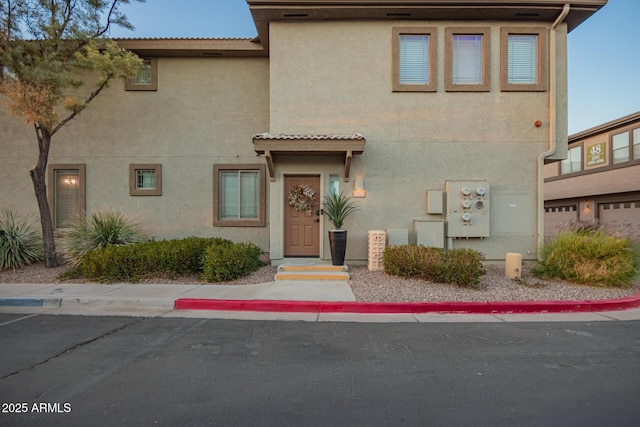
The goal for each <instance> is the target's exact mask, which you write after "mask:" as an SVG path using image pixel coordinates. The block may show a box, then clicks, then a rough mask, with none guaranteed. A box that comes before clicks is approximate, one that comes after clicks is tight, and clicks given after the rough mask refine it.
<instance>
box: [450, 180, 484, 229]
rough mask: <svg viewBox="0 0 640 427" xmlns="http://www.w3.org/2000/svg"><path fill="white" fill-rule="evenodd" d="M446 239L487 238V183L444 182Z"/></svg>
mask: <svg viewBox="0 0 640 427" xmlns="http://www.w3.org/2000/svg"><path fill="white" fill-rule="evenodd" d="M445 193H446V197H447V203H446V205H447V209H446V220H447V237H454V238H455V237H463V238H464V237H489V224H490V223H491V221H490V219H491V209H490V194H491V192H490V188H489V183H488V182H487V181H446V182H445Z"/></svg>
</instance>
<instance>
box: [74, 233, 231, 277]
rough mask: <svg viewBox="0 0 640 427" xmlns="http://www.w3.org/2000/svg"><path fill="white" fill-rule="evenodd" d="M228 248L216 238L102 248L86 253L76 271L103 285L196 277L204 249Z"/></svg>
mask: <svg viewBox="0 0 640 427" xmlns="http://www.w3.org/2000/svg"><path fill="white" fill-rule="evenodd" d="M231 244H232V243H231V241H229V240H226V239H221V238H217V237H212V238H201V237H189V238H186V239H175V240H160V241H151V242H144V243H135V244H131V245H127V246H106V247H102V248H98V249H95V250H92V251H89V252H87V253H86V254H85V255H84V256H83V258H82V263H81V265H80V270H81V273H82V275H83V276H84V277H86V278H89V279H94V280H99V281H103V282H113V281H131V282H136V281H139V280H140V279H142V278H144V277H153V276H159V277H168V278H173V277H177V276H186V275H191V274H199V273H201V272H202V256H203V254H204V252H205V250H206V248H208V247H210V246H227V245H231Z"/></svg>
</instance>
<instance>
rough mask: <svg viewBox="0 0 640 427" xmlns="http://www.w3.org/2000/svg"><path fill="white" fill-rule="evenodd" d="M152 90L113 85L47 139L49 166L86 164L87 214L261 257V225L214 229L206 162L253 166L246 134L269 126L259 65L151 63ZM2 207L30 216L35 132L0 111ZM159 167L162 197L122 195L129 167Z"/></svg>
mask: <svg viewBox="0 0 640 427" xmlns="http://www.w3.org/2000/svg"><path fill="white" fill-rule="evenodd" d="M158 74H159V75H158V90H157V92H156V91H141V92H137V91H125V90H124V83H123V82H122V81H114V82H112V84H111V85H110V87H109V88H108V89H106V90H105V92H103V93H102V94H100V95H99V96H98V97H97V98H96V99H95V100H94V101H93V102H92V103H91V104H90V105H89V107H88V108H87V110H85V111H83V112H82V113H81V114H80V115H79V117H77V118H75V119H74V120H73V121H71V122H70V123H69V124H68V125H67V126H65V127H64V128H63V129H62V130H61V131H60V132H59V133H58V134H56V135H55V136H54V138H53V143H52V146H51V152H50V157H49V164H58V163H81V164H86V208H87V211H88V212H92V211H95V210H103V209H116V210H119V211H121V212H123V213H125V214H126V215H129V216H131V217H132V218H133V219H134V220H136V221H138V222H140V223H141V224H143V225H144V226H145V231H146V232H147V233H148V234H149V235H151V236H153V237H155V238H156V239H164V238H174V237H185V236H189V235H196V236H221V237H227V238H230V239H232V240H237V241H245V240H251V241H253V242H255V243H257V244H259V245H260V246H261V247H263V248H264V249H265V250H268V246H269V244H268V238H269V233H268V229H267V227H247V228H242V227H239V228H238V227H233V228H221V227H213V226H212V214H213V213H212V206H213V200H212V197H213V190H212V186H213V185H214V181H213V164H214V163H260V161H259V160H256V156H255V153H254V152H253V150H252V144H251V136H252V135H253V134H255V133H258V132H262V131H264V129H266V128H268V126H269V122H268V121H269V62H268V59H266V58H251V59H239V58H235V59H234V58H229V59H227V58H225V59H218V58H215V59H191V58H159V60H158ZM0 121H1V123H2V129H1V131H2V134H3V135H7V134H8V135H9V136H10V137H9V138H5V137H4V136H3V138H2V139H1V140H0V146H1V148H2V150H1V152H0V162H1V163H2V167H1V168H0V178H4V179H3V182H4V183H5V184H3V185H2V186H0V201H1V202H0V205H1V206H12V207H13V208H14V209H16V210H18V211H19V212H22V213H27V212H33V213H36V212H37V209H36V205H35V197H34V195H33V189H32V188H31V182H30V179H29V175H28V173H27V169H28V167H29V165H31V164H34V163H35V162H36V161H37V150H36V140H35V134H34V132H33V130H32V128H31V127H29V126H24V125H23V122H22V121H21V119H19V118H15V117H13V116H9V115H8V114H7V112H6V111H5V110H4V109H3V110H2V111H0ZM132 163H159V164H162V168H163V169H162V187H163V188H162V195H161V196H130V195H129V181H128V180H129V164H132ZM7 183H11V184H10V185H8V184H7Z"/></svg>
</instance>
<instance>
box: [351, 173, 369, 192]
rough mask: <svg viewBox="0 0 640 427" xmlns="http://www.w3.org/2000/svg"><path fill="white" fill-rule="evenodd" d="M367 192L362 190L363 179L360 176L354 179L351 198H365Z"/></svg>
mask: <svg viewBox="0 0 640 427" xmlns="http://www.w3.org/2000/svg"><path fill="white" fill-rule="evenodd" d="M366 196H367V191H366V190H365V189H364V178H363V177H362V176H357V177H356V182H355V185H354V189H353V197H366Z"/></svg>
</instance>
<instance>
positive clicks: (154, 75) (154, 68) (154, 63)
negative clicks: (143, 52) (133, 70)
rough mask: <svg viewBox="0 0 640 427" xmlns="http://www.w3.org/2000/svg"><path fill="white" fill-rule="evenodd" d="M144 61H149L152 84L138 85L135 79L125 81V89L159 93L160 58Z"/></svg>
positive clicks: (144, 59) (145, 59)
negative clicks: (134, 81)
mask: <svg viewBox="0 0 640 427" xmlns="http://www.w3.org/2000/svg"><path fill="white" fill-rule="evenodd" d="M142 60H143V61H145V62H146V61H149V64H150V65H151V83H149V84H148V85H145V84H136V83H133V77H131V78H128V79H126V80H125V85H124V88H125V90H130V91H145V90H146V91H157V90H158V58H142Z"/></svg>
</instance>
